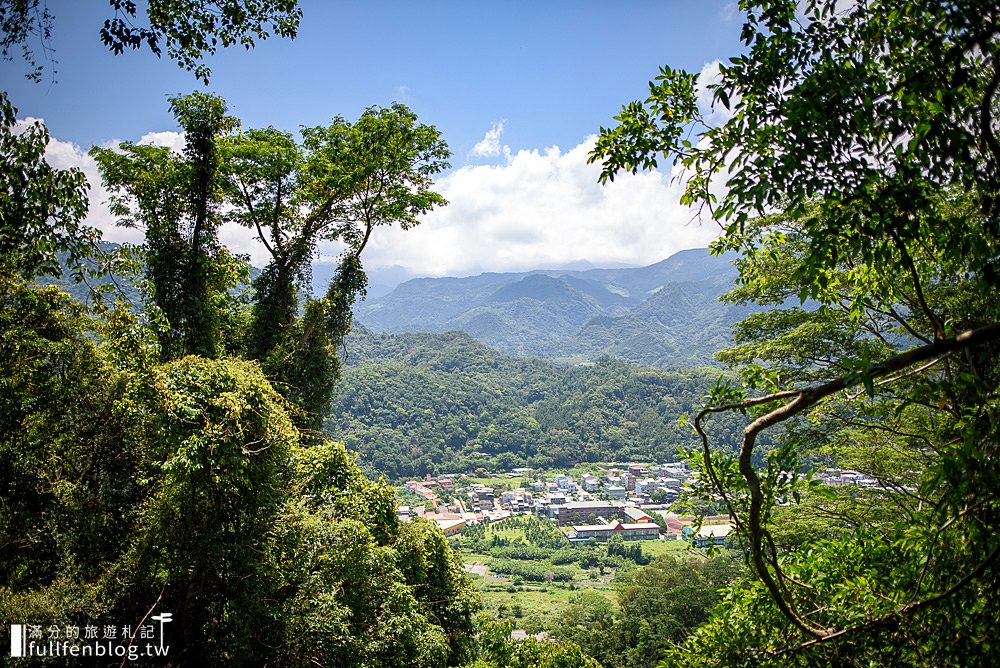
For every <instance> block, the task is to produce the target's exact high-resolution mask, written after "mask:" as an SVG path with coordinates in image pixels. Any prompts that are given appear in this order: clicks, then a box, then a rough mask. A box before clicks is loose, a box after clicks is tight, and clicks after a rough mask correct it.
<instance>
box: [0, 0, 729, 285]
mask: <svg viewBox="0 0 1000 668" xmlns="http://www.w3.org/2000/svg"><path fill="white" fill-rule="evenodd" d="M49 5H50V9H51V10H52V12H53V14H55V17H56V18H55V20H56V24H55V30H54V34H53V40H52V44H53V46H54V47H55V49H56V52H55V59H56V60H57V63H55V68H56V70H57V73H56V75H55V77H54V79H55V81H52V79H51V78H50V79H47V80H46V81H44V82H43V83H40V84H32V83H29V82H27V81H25V80H23V78H22V76H21V75H22V73H23V71H24V67H23V65H22V64H21V63H19V62H16V61H15V62H14V63H3V64H0V77H2V80H3V83H4V88H5V89H6V90H8V92H9V93H10V94H11V98H12V99H13V101H14V103H15V105H16V106H17V107H18V108H19V116H20V117H22V118H23V117H33V118H41V119H44V121H45V123H46V125H47V126H48V127H49V130H50V132H51V134H52V136H53V138H54V139H55V140H57V142H54V144H56V145H54V146H53V150H52V155H53V158H52V159H53V161H54V162H55V161H59V160H62V161H63V162H64V163H65V164H67V165H68V164H73V161H74V160H76V161H77V162H78V163H79V164H78V166H81V167H82V168H84V169H85V171H86V172H88V175H91V174H92V165H88V164H86V163H87V159H86V157H85V156H83V153H84V152H85V151H86V149H87V148H89V147H90V146H91V145H94V144H100V145H107V144H108V143H109V142H113V141H116V140H131V141H138V140H140V139H142V138H144V137H145V138H146V140H147V141H161V142H165V143H170V141H171V137H170V135H169V134H159V135H156V134H153V133H171V132H174V131H176V129H177V128H176V126H175V124H174V122H173V119H172V118H171V116H170V114H169V112H168V110H167V103H166V96H167V95H170V94H176V93H183V92H188V91H191V90H194V89H195V88H199V87H200V85H199V84H198V82H196V81H195V79H194V78H193V77H192V76H191V75H190V74H189V73H187V72H184V71H182V70H180V69H179V68H177V67H176V66H175V65H173V64H172V63H170V62H168V61H166V60H158V59H157V58H156V57H155V56H153V55H152V54H150V53H148V52H138V53H128V54H126V55H124V56H114V55H112V54H110V53H108V52H107V51H106V50H105V49H104V47H103V45H101V43H100V41H99V39H98V34H97V33H98V29H99V27H100V25H101V23H102V21H103V19H104V18H106V17H107V16H108V15H109V10H108V9H107V5H106V4H105V3H104V2H85V3H84V2H65V1H62V2H61V1H59V0H50V3H49ZM302 8H303V13H304V16H303V19H302V25H301V28H300V33H299V37H298V38H297V39H296V40H293V41H289V40H279V39H270V40H267V41H265V42H262V43H260V44H258V46H257V48H256V49H255V50H253V51H251V52H244V51H242V50H230V51H226V52H220V54H219V55H217V56H216V57H214V58H212V59H211V60H210V65H211V67H212V69H213V71H214V74H213V77H212V81H211V84H210V86H209V89H210V90H212V91H213V92H215V93H217V94H219V95H221V96H223V97H224V98H226V99H227V100H228V101H229V103H230V106H231V109H232V111H233V113H234V114H235V115H236V116H238V117H239V118H240V119H241V120H242V122H243V125H244V127H261V126H266V125H274V126H276V127H279V128H282V129H287V130H295V129H297V128H298V127H299V126H301V125H318V124H322V123H326V122H328V121H329V119H330V118H331V117H333V116H334V115H337V114H341V115H344V116H346V117H347V118H355V117H357V115H358V114H359V113H360V112H361V111H362V110H363V109H364V108H365V107H367V106H369V105H373V104H380V105H387V104H389V103H391V102H393V101H400V102H404V103H406V104H408V105H409V106H410V107H411V108H413V109H414V111H416V112H417V114H418V115H419V117H420V118H421V120H422V121H423V122H426V123H431V124H434V125H436V126H437V127H438V129H439V130H440V131H441V132H442V135H443V136H444V138H445V140H446V141H447V142H448V143H449V145H450V147H451V149H452V151H453V152H454V154H455V155H454V157H453V159H452V164H453V169H452V170H451V171H450V172H449V173H448V174H446V175H444V176H443V177H442V179H441V181H440V182H439V186H440V189H441V190H442V192H444V194H445V195H446V197H448V199H449V200H450V201H451V205H450V206H449V207H447V208H446V209H442V210H441V211H438V212H434V213H432V214H430V215H429V216H428V218H427V220H426V221H425V222H424V224H422V226H421V227H420V228H417V229H416V230H412V231H410V232H406V233H396V232H388V233H386V234H383V235H382V237H381V238H380V239H378V240H377V241H378V243H377V244H376V245H375V246H373V247H372V249H371V250H372V253H371V256H370V257H369V258H367V262H368V265H369V266H370V267H372V268H373V269H383V270H385V269H387V268H390V267H393V266H397V267H401V268H402V269H403V270H405V272H406V273H408V274H412V275H443V274H452V275H461V274H470V273H478V272H480V271H505V270H517V269H528V268H533V267H539V266H558V265H563V264H569V263H579V262H590V263H593V264H597V265H599V264H609V263H616V264H645V263H648V262H653V261H657V260H659V259H662V258H663V257H665V256H666V255H669V254H670V253H671V252H673V251H676V250H680V249H682V248H687V247H692V246H697V245H703V244H704V243H705V242H706V241H707V240H708V239H709V238H711V236H712V234H713V233H714V232H713V230H711V229H710V228H709V227H707V226H706V227H701V228H698V227H697V226H692V225H687V224H686V223H687V221H688V220H690V212H686V211H683V210H682V209H681V208H680V207H679V205H678V204H677V203H676V200H677V198H678V196H679V194H678V192H677V190H678V189H677V186H676V184H674V185H671V183H669V180H668V178H667V177H668V173H667V172H666V171H664V172H661V173H655V174H650V175H645V176H644V177H637V178H634V179H624V180H621V181H622V182H624V181H630V183H628V184H626V185H624V186H619V185H617V184H618V182H616V185H615V186H612V187H611V188H610V190H609V189H607V188H601V187H599V186H597V185H596V184H595V183H594V182H593V179H594V177H595V169H596V168H595V167H593V166H591V167H587V166H586V165H585V158H586V152H587V150H588V148H589V144H588V141H589V139H588V138H589V137H591V136H592V135H593V134H594V133H596V132H597V131H598V129H599V128H600V126H601V125H610V124H611V123H612V120H611V119H612V116H613V115H614V114H615V113H616V112H617V110H618V109H619V107H620V106H621V104H622V103H624V102H626V101H628V100H631V99H635V98H640V97H643V94H644V92H645V87H646V82H647V81H648V80H649V79H650V78H651V77H653V76H654V75H655V74H656V72H657V71H658V68H659V66H660V65H663V64H670V65H671V66H674V67H683V68H685V69H688V70H692V71H696V72H700V71H702V70H703V69H704V68H705V66H706V65H708V64H710V63H712V62H713V61H715V60H718V59H725V58H727V57H729V56H731V55H733V54H734V53H736V52H738V51H739V47H740V45H739V42H738V36H739V29H740V21H739V18H740V17H739V15H738V14H736V12H735V11H734V7H733V3H730V2H724V1H721V0H720V1H718V2H707V1H706V2H688V1H686V0H685V1H681V0H676V1H667V0H659V1H655V0H648V1H634V2H622V3H612V2H592V1H587V0H577V1H575V2H568V1H567V2H562V1H558V2H557V1H542V2H470V1H469V0H462V1H451V0H449V1H440V0H438V1H435V0H428V1H427V2H412V1H409V2H378V1H369V2H360V1H359V2H351V3H347V2H319V1H305V2H303V3H302ZM707 71H708V70H706V72H707ZM491 129H492V134H490V131H491ZM477 145H478V149H477ZM92 180H93V179H92ZM93 195H94V197H93V198H92V199H94V200H95V202H94V204H93V207H92V213H91V218H92V222H94V223H95V224H98V225H100V226H101V227H102V228H104V229H107V230H108V236H109V237H111V238H124V236H123V232H122V231H120V230H114V229H113V226H112V224H111V220H110V217H109V216H108V215H107V213H106V210H102V207H101V198H102V197H103V192H102V190H101V189H100V187H99V186H95V187H94V192H93ZM240 232H242V231H241V230H237V231H234V230H231V231H230V233H229V235H228V237H226V241H227V242H228V243H230V245H233V246H235V247H237V248H238V249H239V250H244V251H246V252H250V253H251V254H252V255H254V256H255V257H257V258H258V259H262V258H261V257H260V256H259V253H258V251H256V250H255V249H254V248H253V244H252V242H251V241H249V240H248V239H244V238H242V237H241V235H240V234H239V233H240ZM242 236H245V235H242ZM336 250H337V249H336V248H334V247H330V248H327V249H324V252H325V253H326V254H327V255H330V256H332V255H334V254H335V253H336ZM396 273H400V272H399V271H397V272H396Z"/></svg>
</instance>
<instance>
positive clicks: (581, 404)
mask: <svg viewBox="0 0 1000 668" xmlns="http://www.w3.org/2000/svg"><path fill="white" fill-rule="evenodd" d="M345 361H346V363H347V367H346V368H345V371H344V377H343V379H342V381H341V382H340V383H339V385H338V387H337V391H336V393H335V396H334V400H333V407H332V411H331V414H330V417H329V418H328V420H327V422H326V429H327V432H328V433H329V434H330V436H331V437H332V438H335V439H338V440H343V441H344V442H345V444H346V445H347V446H348V448H350V449H352V450H357V451H359V452H361V453H363V455H364V459H363V460H362V463H363V465H364V466H365V467H366V468H368V469H369V470H372V471H374V472H380V473H385V474H386V475H388V476H390V477H392V478H396V477H407V476H422V475H424V474H426V473H440V472H464V471H473V470H475V469H476V468H478V467H483V468H487V469H490V470H498V469H507V468H511V467H515V466H519V465H528V466H535V467H547V466H553V465H555V466H566V465H571V464H574V463H577V462H581V461H608V460H622V459H637V460H643V461H654V460H655V461H668V460H671V459H673V458H675V457H676V456H677V448H678V446H684V447H692V446H693V445H695V444H696V443H695V441H694V438H693V434H692V432H691V430H690V428H689V427H685V426H681V425H679V424H678V423H677V418H678V417H679V416H680V415H681V414H682V413H685V412H688V411H691V410H692V409H694V408H696V407H697V406H698V405H699V402H701V401H702V400H703V397H704V396H705V393H706V391H707V390H708V387H709V385H710V384H711V383H713V382H714V381H715V380H717V379H718V377H719V374H720V372H719V370H718V369H712V368H704V367H702V368H690V369H686V370H683V371H663V370H655V369H640V368H637V367H633V366H631V365H629V364H626V363H624V362H621V361H619V360H613V359H611V358H603V359H601V360H599V361H598V362H596V363H593V364H586V365H578V366H565V365H558V364H554V363H551V362H547V361H544V360H538V359H528V358H514V357H508V356H505V355H502V354H500V353H498V352H496V351H494V350H492V349H490V348H488V347H487V346H485V345H483V344H482V343H480V342H478V341H476V340H475V339H473V338H472V337H470V336H469V335H467V334H464V333H461V332H448V333H444V334H426V333H425V334H399V335H387V334H375V333H373V332H371V331H369V330H366V329H364V328H359V329H358V330H357V331H356V333H355V334H352V335H351V336H350V337H349V338H348V339H347V343H346V354H345ZM741 426H742V425H741V424H740V423H739V420H738V419H736V418H735V417H733V418H727V419H726V420H719V421H717V423H715V424H713V425H712V427H713V429H714V430H715V431H714V435H715V436H716V438H717V439H718V441H717V442H718V443H721V444H726V445H729V444H733V443H735V439H736V436H737V434H738V431H739V429H740V428H741Z"/></svg>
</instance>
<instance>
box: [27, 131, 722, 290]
mask: <svg viewBox="0 0 1000 668" xmlns="http://www.w3.org/2000/svg"><path fill="white" fill-rule="evenodd" d="M176 134H177V133H150V134H148V135H145V136H144V137H143V138H142V140H140V141H143V142H147V143H153V142H156V143H158V144H160V145H169V146H173V147H176V146H178V144H177V143H176V140H177V137H175V136H173V135H176ZM498 141H499V137H498ZM594 141H595V138H594V137H589V138H587V139H586V140H584V141H583V142H582V143H580V144H579V145H577V146H575V147H573V148H571V149H569V150H567V151H563V150H561V149H560V148H559V147H557V146H551V147H549V148H546V149H543V150H520V151H517V152H516V153H511V154H510V155H509V158H508V159H507V160H506V162H505V163H503V164H473V165H465V166H463V167H461V168H459V169H456V170H454V171H452V172H450V173H448V174H446V175H444V176H443V177H441V178H440V179H438V181H437V183H436V190H437V191H438V192H440V193H441V194H442V195H444V197H445V198H447V199H448V200H449V201H450V204H449V205H448V206H446V207H443V208H441V209H438V210H435V211H433V212H431V213H430V214H428V215H427V216H426V217H425V218H424V220H423V223H422V224H421V225H419V226H418V227H416V228H414V229H411V230H409V231H405V232H404V231H402V230H399V229H397V228H379V229H378V230H376V233H375V236H374V237H373V239H372V241H371V242H370V244H369V246H368V248H367V249H366V251H365V254H366V257H365V265H366V266H367V267H369V268H370V269H379V268H390V267H396V268H397V271H399V270H400V268H401V269H405V270H406V271H408V272H410V273H412V274H414V275H424V276H443V275H468V274H474V273H479V272H483V271H516V270H526V269H534V268H543V267H557V266H563V265H566V264H569V263H573V262H579V261H582V260H586V261H589V262H591V263H593V264H594V265H598V266H600V265H602V264H610V263H620V264H630V265H642V264H649V263H652V262H657V261H659V260H662V259H664V258H666V257H668V256H669V255H671V254H673V253H675V252H677V251H679V250H683V249H685V248H695V247H703V246H705V245H706V244H707V243H708V242H709V241H711V240H712V239H713V238H715V237H716V236H717V234H718V228H717V227H716V226H715V224H714V223H711V222H706V223H704V224H699V223H697V222H692V217H693V212H692V211H691V210H690V209H689V208H687V207H684V206H681V205H680V202H679V200H680V194H681V190H682V185H681V184H678V183H676V182H671V181H670V180H669V176H668V174H666V173H664V172H662V171H653V172H648V173H642V174H639V175H636V176H631V175H622V176H620V177H619V178H618V179H616V180H615V181H614V182H613V183H609V184H607V185H605V186H602V185H600V184H599V183H598V181H597V177H598V175H599V173H600V166H599V165H588V164H587V156H588V154H589V152H590V150H591V149H592V148H593V146H594ZM46 156H47V159H48V160H49V161H50V163H51V164H52V165H53V166H54V167H59V168H67V167H77V168H80V169H82V170H83V172H84V174H85V175H86V176H87V180H88V181H89V182H90V184H91V190H90V194H91V198H90V199H91V206H90V213H89V214H88V217H87V222H88V224H90V225H93V226H95V227H97V228H99V229H101V230H102V231H103V232H104V235H105V238H107V239H109V240H111V241H118V242H121V241H131V242H141V241H142V238H143V235H142V231H141V230H129V229H124V228H119V227H117V226H116V225H115V224H114V218H113V217H112V216H111V214H110V212H109V211H108V208H107V205H106V201H107V198H108V194H107V192H106V191H105V190H104V188H103V187H102V186H101V182H100V175H99V172H98V170H97V165H96V163H95V162H94V160H93V158H91V157H90V156H89V155H87V153H86V152H85V151H83V150H82V149H81V148H80V147H79V146H78V145H76V144H72V143H69V142H64V141H60V140H58V139H51V140H50V142H49V147H48V150H47V152H46ZM219 237H220V240H221V241H222V242H223V243H225V244H226V245H227V246H229V248H231V249H232V250H233V251H234V252H238V253H247V254H249V255H250V256H251V260H252V261H253V262H254V263H255V264H257V265H258V266H263V264H264V263H265V262H266V261H267V256H266V253H265V252H264V251H263V249H262V248H261V247H260V245H259V243H258V242H257V241H256V240H255V239H253V236H252V235H251V234H250V232H249V231H248V230H245V229H243V228H240V227H235V226H227V227H224V228H223V229H222V230H220V233H219ZM320 250H321V252H322V253H323V254H324V255H328V256H336V255H337V254H338V252H339V249H338V248H336V247H335V246H333V245H330V244H327V245H325V246H324V247H323V248H321V249H320Z"/></svg>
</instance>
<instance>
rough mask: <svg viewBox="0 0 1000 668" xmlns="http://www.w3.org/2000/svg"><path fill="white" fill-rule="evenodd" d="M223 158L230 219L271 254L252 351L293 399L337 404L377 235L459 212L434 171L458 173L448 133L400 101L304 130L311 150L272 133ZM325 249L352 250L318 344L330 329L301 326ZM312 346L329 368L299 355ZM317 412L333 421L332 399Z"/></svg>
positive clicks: (228, 144)
mask: <svg viewBox="0 0 1000 668" xmlns="http://www.w3.org/2000/svg"><path fill="white" fill-rule="evenodd" d="M223 150H224V151H225V153H226V165H225V170H224V171H225V181H224V184H225V188H226V193H227V196H228V198H229V201H230V202H231V203H232V204H233V210H232V212H231V213H230V214H229V218H230V219H231V220H233V221H235V222H237V223H239V224H240V225H243V226H244V227H247V228H249V229H251V230H253V231H254V232H255V233H256V235H257V238H258V239H259V240H260V242H261V244H262V245H263V246H264V248H265V249H266V250H267V252H268V253H269V255H270V256H271V261H270V262H269V263H268V265H267V266H266V267H265V268H264V270H263V272H262V273H261V275H260V276H259V277H258V278H257V279H256V280H255V281H254V289H255V292H256V296H255V298H254V307H253V316H252V322H251V332H250V340H249V342H248V347H249V351H250V354H251V355H252V356H254V357H256V358H257V359H259V360H261V361H262V363H263V364H264V366H265V368H267V369H268V371H269V373H271V374H272V377H274V378H275V379H276V380H278V381H279V382H280V383H282V384H284V385H285V386H287V387H288V388H289V390H290V392H291V396H292V398H293V400H296V401H297V400H298V399H300V398H301V399H302V400H303V401H306V400H305V397H304V395H305V394H309V395H312V396H314V397H320V396H324V397H326V398H327V399H328V398H329V394H330V392H331V391H332V385H333V382H334V381H335V379H336V369H337V368H338V365H337V361H336V359H335V352H334V349H335V346H337V345H339V344H341V343H342V342H343V338H344V337H345V336H346V335H347V334H348V332H349V331H350V327H351V307H352V306H353V303H354V300H355V299H356V297H357V296H358V295H363V294H364V290H365V286H366V285H367V278H366V276H365V273H364V270H363V268H362V264H361V254H362V252H363V251H364V249H365V247H366V246H367V244H368V241H369V239H371V235H372V232H373V231H374V230H375V228H376V227H380V226H385V225H392V224H398V225H399V226H400V227H402V228H403V229H409V228H410V227H413V226H414V225H417V224H418V223H419V218H418V217H419V216H420V215H422V214H424V213H427V212H428V211H430V210H431V209H433V208H434V207H436V206H442V205H444V204H446V203H447V202H446V201H445V199H444V198H443V197H441V196H440V195H439V194H438V193H436V192H434V191H433V190H431V186H432V185H433V182H432V177H433V176H434V174H437V173H438V172H440V171H441V170H443V169H445V168H446V167H447V166H448V163H447V162H446V160H447V158H448V157H449V155H450V152H449V151H448V147H447V144H445V142H444V141H443V140H442V139H441V138H440V134H439V133H438V131H437V129H435V128H434V127H433V126H429V125H425V124H423V123H418V122H417V117H416V114H414V113H413V112H412V111H410V110H409V109H408V108H407V107H406V106H404V105H401V104H395V105H393V106H392V107H391V108H380V107H371V108H369V109H366V110H365V112H364V113H362V115H361V117H360V118H359V119H358V121H357V122H355V123H351V122H349V121H347V120H346V119H344V118H343V117H340V116H338V117H336V118H334V120H333V122H332V123H331V124H330V125H328V126H325V127H312V128H303V129H302V142H301V143H297V142H296V141H295V139H294V138H293V137H292V135H291V134H289V133H286V132H281V131H278V130H276V129H274V128H266V129H264V130H249V131H246V132H244V133H241V134H239V135H233V136H231V137H227V138H226V140H225V141H224V142H223ZM324 241H326V242H339V243H341V244H343V245H344V246H345V247H346V248H345V250H344V253H343V256H342V257H341V259H340V263H339V266H338V269H337V273H336V275H335V276H334V278H333V280H332V281H331V282H330V285H329V287H328V289H327V291H326V298H325V299H324V300H320V301H317V302H315V304H314V305H313V307H312V308H313V309H320V310H322V311H323V312H324V313H325V336H326V340H325V341H324V342H318V341H314V342H313V343H312V345H308V346H307V342H306V341H305V340H303V339H302V338H301V337H302V335H303V334H304V333H305V332H306V331H309V332H311V334H312V335H313V336H317V335H318V332H316V331H315V330H314V329H312V328H309V329H308V330H306V329H303V328H301V327H298V326H297V325H296V312H297V310H298V306H299V297H298V288H299V287H302V286H305V285H306V284H307V283H308V281H309V276H310V263H311V261H312V260H313V259H314V258H315V255H316V252H317V246H318V244H320V243H321V242H324ZM306 347H308V349H309V350H310V351H312V352H311V353H310V355H311V356H312V357H314V358H315V357H317V356H323V355H325V356H326V357H327V359H326V360H325V361H319V360H318V359H317V360H315V361H314V363H309V368H305V367H302V366H301V365H300V364H299V362H300V361H303V360H305V358H306V357H307V356H306V355H304V354H300V353H296V352H294V351H300V352H301V351H304V350H305V349H306ZM303 381H307V382H308V383H309V384H312V385H315V386H316V387H313V388H308V387H305V386H304V385H302V382H303ZM300 403H301V402H300ZM306 403H308V404H309V405H308V406H306V405H305V404H302V406H303V408H304V410H305V411H306V413H307V414H309V415H311V416H313V417H312V418H310V421H312V422H316V420H317V419H319V420H321V419H322V412H323V410H322V409H324V408H325V406H326V401H325V400H323V401H319V402H317V401H312V400H308V401H306Z"/></svg>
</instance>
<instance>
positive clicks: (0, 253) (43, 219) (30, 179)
mask: <svg viewBox="0 0 1000 668" xmlns="http://www.w3.org/2000/svg"><path fill="white" fill-rule="evenodd" d="M16 115H17V110H16V109H15V108H14V105H12V104H11V102H10V100H9V99H8V97H7V94H6V93H3V92H0V190H2V192H3V193H4V195H3V198H2V199H0V269H2V271H3V273H4V274H13V275H17V276H21V277H23V278H25V279H28V280H30V279H32V278H35V277H36V276H55V275H58V274H59V273H60V272H61V265H60V261H59V254H60V253H65V254H66V256H67V257H66V260H67V264H68V265H69V266H70V267H71V268H72V270H73V272H74V273H75V274H76V275H77V276H79V277H81V278H82V276H83V271H84V263H83V260H84V259H85V258H86V257H88V256H89V255H90V254H91V252H92V250H93V246H94V245H95V244H96V242H97V240H98V239H99V238H100V233H99V232H98V230H96V229H94V228H92V227H89V226H87V225H84V224H83V218H84V216H86V215H87V180H86V179H85V178H84V176H83V173H82V172H81V171H80V170H78V169H53V168H52V166H51V165H49V164H48V162H46V161H45V147H46V146H47V145H48V143H49V133H48V131H47V130H46V129H45V126H44V125H42V124H41V123H39V122H37V121H35V122H32V123H30V124H27V126H26V127H25V128H23V129H18V128H17V127H16V125H17V121H16Z"/></svg>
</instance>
